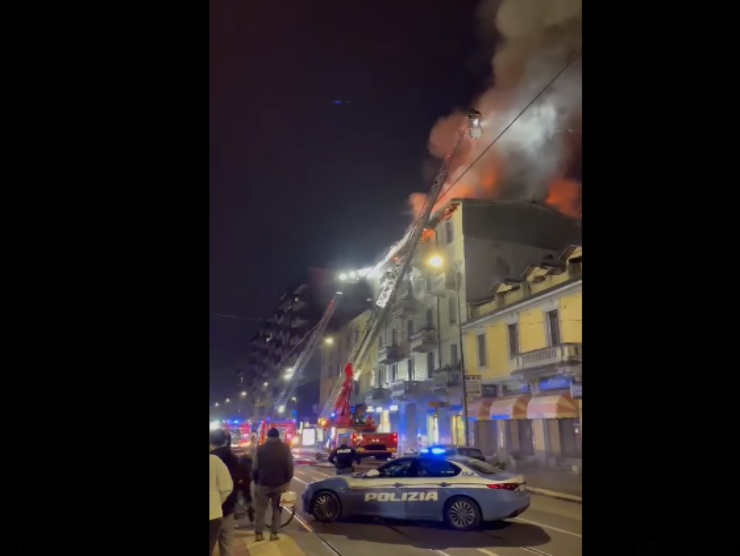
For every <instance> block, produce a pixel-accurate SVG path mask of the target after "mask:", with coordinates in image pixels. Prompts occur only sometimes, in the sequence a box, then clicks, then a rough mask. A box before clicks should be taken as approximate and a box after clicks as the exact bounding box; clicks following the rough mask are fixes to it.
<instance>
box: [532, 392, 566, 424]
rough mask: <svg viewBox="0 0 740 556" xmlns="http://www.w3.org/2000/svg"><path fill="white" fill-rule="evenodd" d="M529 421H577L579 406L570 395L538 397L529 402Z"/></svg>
mask: <svg viewBox="0 0 740 556" xmlns="http://www.w3.org/2000/svg"><path fill="white" fill-rule="evenodd" d="M527 418H528V419H577V418H578V406H577V405H576V402H575V400H574V399H573V398H571V397H570V394H555V395H550V396H537V397H535V398H532V399H531V400H530V401H529V406H528V407H527Z"/></svg>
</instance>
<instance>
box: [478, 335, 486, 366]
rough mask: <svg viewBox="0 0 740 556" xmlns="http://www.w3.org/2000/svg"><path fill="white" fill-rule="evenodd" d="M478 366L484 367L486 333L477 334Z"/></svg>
mask: <svg viewBox="0 0 740 556" xmlns="http://www.w3.org/2000/svg"><path fill="white" fill-rule="evenodd" d="M478 366H479V367H485V366H486V333H485V332H483V333H482V334H478Z"/></svg>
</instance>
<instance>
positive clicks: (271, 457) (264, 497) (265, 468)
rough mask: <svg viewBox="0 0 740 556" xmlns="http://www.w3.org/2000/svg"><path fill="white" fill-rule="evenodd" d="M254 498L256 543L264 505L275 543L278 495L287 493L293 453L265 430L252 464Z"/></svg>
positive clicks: (277, 436)
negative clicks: (262, 441) (255, 502)
mask: <svg viewBox="0 0 740 556" xmlns="http://www.w3.org/2000/svg"><path fill="white" fill-rule="evenodd" d="M252 477H253V478H254V496H255V498H256V501H257V524H256V525H255V527H254V533H255V537H254V538H255V541H262V540H264V537H263V536H262V533H263V531H264V530H265V513H266V512H267V506H268V505H271V506H272V526H271V528H270V540H271V541H276V540H278V534H277V533H278V529H279V528H280V496H281V495H282V494H283V493H284V492H287V491H288V488H289V487H290V481H292V480H293V454H292V453H291V451H290V446H288V445H287V444H286V443H285V442H283V441H282V440H280V431H278V430H277V429H276V428H274V427H273V428H271V429H270V430H269V431H267V441H266V442H265V443H264V444H263V445H262V446H260V447H259V448H257V451H256V452H255V455H254V461H253V462H252Z"/></svg>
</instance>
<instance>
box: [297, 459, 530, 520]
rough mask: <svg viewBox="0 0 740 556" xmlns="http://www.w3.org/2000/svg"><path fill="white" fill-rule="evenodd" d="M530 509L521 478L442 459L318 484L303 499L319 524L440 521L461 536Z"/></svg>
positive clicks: (397, 463) (394, 464)
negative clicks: (374, 519) (372, 519)
mask: <svg viewBox="0 0 740 556" xmlns="http://www.w3.org/2000/svg"><path fill="white" fill-rule="evenodd" d="M529 503H530V500H529V494H528V492H527V489H526V485H525V483H524V477H523V476H522V475H515V474H512V473H504V472H502V471H500V470H498V469H496V468H495V467H493V466H492V465H490V464H488V463H486V462H483V461H479V460H477V459H473V458H469V457H465V456H446V455H442V456H437V457H435V456H424V455H422V456H409V457H401V458H398V459H395V460H393V461H391V462H389V463H386V464H385V465H383V466H381V467H379V468H378V469H371V470H370V471H368V472H367V473H364V474H357V475H344V476H336V477H330V478H328V479H324V480H321V481H316V482H314V483H311V484H309V485H308V486H307V487H306V490H305V491H304V493H303V510H304V511H305V512H307V513H309V514H311V515H313V517H314V519H316V520H317V521H321V522H332V521H336V520H338V519H340V518H345V517H351V516H378V517H386V518H393V519H409V520H412V519H413V520H429V521H444V522H446V523H447V525H448V526H450V527H451V528H453V529H457V530H460V531H467V530H470V529H475V528H476V527H478V526H479V525H480V524H481V522H484V521H500V520H503V519H507V518H512V517H516V516H518V515H520V514H521V513H522V512H524V511H525V510H526V509H527V508H528V507H529Z"/></svg>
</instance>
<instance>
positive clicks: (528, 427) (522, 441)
mask: <svg viewBox="0 0 740 556" xmlns="http://www.w3.org/2000/svg"><path fill="white" fill-rule="evenodd" d="M517 425H518V428H519V454H520V455H522V456H533V455H534V433H533V432H532V421H531V420H530V419H521V420H518V421H517Z"/></svg>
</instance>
